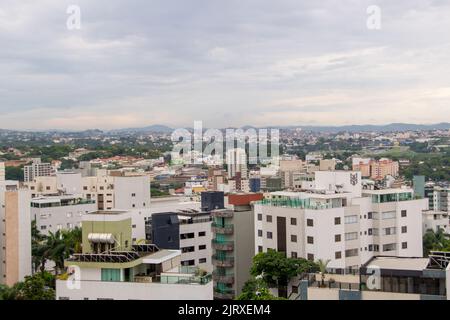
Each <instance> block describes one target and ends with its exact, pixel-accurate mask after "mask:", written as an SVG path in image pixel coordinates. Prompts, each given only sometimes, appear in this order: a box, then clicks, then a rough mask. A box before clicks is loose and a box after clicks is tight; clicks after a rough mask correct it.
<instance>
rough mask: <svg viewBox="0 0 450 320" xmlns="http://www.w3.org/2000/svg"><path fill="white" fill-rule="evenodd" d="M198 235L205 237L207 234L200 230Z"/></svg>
mask: <svg viewBox="0 0 450 320" xmlns="http://www.w3.org/2000/svg"><path fill="white" fill-rule="evenodd" d="M198 236H199V237H205V236H206V232H205V231H200V232H199V233H198Z"/></svg>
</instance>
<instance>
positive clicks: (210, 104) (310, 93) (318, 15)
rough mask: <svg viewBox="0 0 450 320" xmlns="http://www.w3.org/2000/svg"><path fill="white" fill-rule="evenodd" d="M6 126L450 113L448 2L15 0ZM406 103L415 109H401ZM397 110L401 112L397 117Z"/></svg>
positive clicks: (1, 30) (372, 120) (5, 54)
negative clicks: (75, 13) (75, 12)
mask: <svg viewBox="0 0 450 320" xmlns="http://www.w3.org/2000/svg"><path fill="white" fill-rule="evenodd" d="M6 4H7V5H5V6H3V8H2V9H1V10H0V17H1V19H0V20H1V22H0V40H1V41H2V43H3V46H2V47H3V50H2V52H0V65H1V68H2V70H3V72H2V77H1V78H0V88H1V89H0V92H1V94H0V110H1V112H2V115H3V117H2V119H1V120H0V128H4V129H28V130H45V129H58V130H61V129H65V130H84V129H92V128H99V129H104V130H107V129H118V128H134V127H142V126H147V125H149V124H164V125H168V126H170V127H174V128H176V127H190V126H192V123H193V122H194V120H202V121H203V122H204V123H205V126H208V127H239V126H245V125H252V126H256V127H265V126H271V125H276V126H292V125H314V126H328V125H350V124H386V123H397V122H406V123H421V124H431V123H440V122H445V121H449V120H450V119H448V118H445V115H446V114H448V106H447V101H448V98H449V97H450V78H449V76H448V72H445V71H446V70H449V69H450V68H449V67H450V64H449V62H448V59H447V57H448V54H449V53H450V46H449V44H448V40H449V38H448V33H447V32H446V30H448V29H449V27H450V22H449V21H448V19H446V16H448V13H449V12H450V4H444V3H442V2H437V1H432V0H429V1H418V0H414V1H398V2H396V3H392V2H389V1H377V3H375V5H377V6H378V7H379V8H380V13H381V15H380V19H381V20H380V21H381V29H379V30H370V29H369V28H368V27H367V19H368V18H369V17H370V14H368V13H367V8H368V7H369V6H370V5H373V3H372V2H370V1H358V2H355V1H346V2H344V3H342V4H341V5H336V3H335V2H334V1H324V2H321V3H320V5H318V4H317V3H314V2H313V1H303V2H301V3H299V2H298V1H287V0H285V1H278V2H277V3H276V4H275V3H273V2H271V1H248V2H246V3H242V2H237V1H227V3H226V4H225V3H222V2H217V1H213V2H209V3H208V4H207V5H204V3H203V6H200V5H201V4H202V2H201V1H194V3H189V4H187V3H179V2H167V1H164V2H163V1H151V2H147V1H145V2H144V1H139V0H133V1H128V2H126V3H125V2H122V3H119V2H113V3H111V2H106V1H96V2H95V3H92V2H89V1H85V0H80V1H78V3H77V5H78V6H79V8H80V11H81V16H80V17H81V20H80V21H81V24H80V25H81V29H79V30H69V29H68V28H67V24H66V20H67V19H68V18H69V16H70V15H69V14H67V12H66V11H67V8H68V7H69V6H70V5H72V3H71V2H70V1H55V0H46V1H44V2H43V3H39V4H38V3H17V2H14V1H6ZM406 110H407V112H406ZM400 119H401V121H400Z"/></svg>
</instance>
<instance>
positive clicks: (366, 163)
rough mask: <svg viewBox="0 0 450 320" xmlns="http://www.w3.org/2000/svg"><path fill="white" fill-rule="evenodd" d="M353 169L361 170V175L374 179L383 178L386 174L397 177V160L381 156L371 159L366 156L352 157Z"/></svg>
mask: <svg viewBox="0 0 450 320" xmlns="http://www.w3.org/2000/svg"><path fill="white" fill-rule="evenodd" d="M352 168H353V171H361V174H362V176H363V177H370V178H371V179H374V180H383V179H384V178H385V177H386V176H392V177H398V174H399V164H398V161H392V160H391V159H387V158H381V159H380V160H373V159H367V158H353V159H352Z"/></svg>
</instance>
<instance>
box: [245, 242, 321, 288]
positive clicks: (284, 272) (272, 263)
mask: <svg viewBox="0 0 450 320" xmlns="http://www.w3.org/2000/svg"><path fill="white" fill-rule="evenodd" d="M318 270H319V267H318V265H317V264H316V263H314V262H312V261H309V260H306V259H296V258H287V257H286V255H285V253H283V252H278V251H275V250H268V251H267V252H261V253H258V254H257V255H256V256H255V257H253V265H252V267H251V269H250V273H251V275H252V276H254V277H258V276H260V277H261V278H262V280H263V281H264V283H266V284H267V286H268V287H271V288H274V287H275V288H278V292H279V296H281V292H282V290H281V289H282V288H283V287H285V286H287V284H288V283H289V280H291V279H292V278H294V277H296V276H298V275H300V274H303V273H307V272H308V273H309V272H317V271H318Z"/></svg>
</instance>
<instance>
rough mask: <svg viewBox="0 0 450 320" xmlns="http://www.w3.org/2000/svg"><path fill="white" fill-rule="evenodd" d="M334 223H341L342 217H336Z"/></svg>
mask: <svg viewBox="0 0 450 320" xmlns="http://www.w3.org/2000/svg"><path fill="white" fill-rule="evenodd" d="M334 224H335V225H339V224H341V218H340V217H336V218H334Z"/></svg>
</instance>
